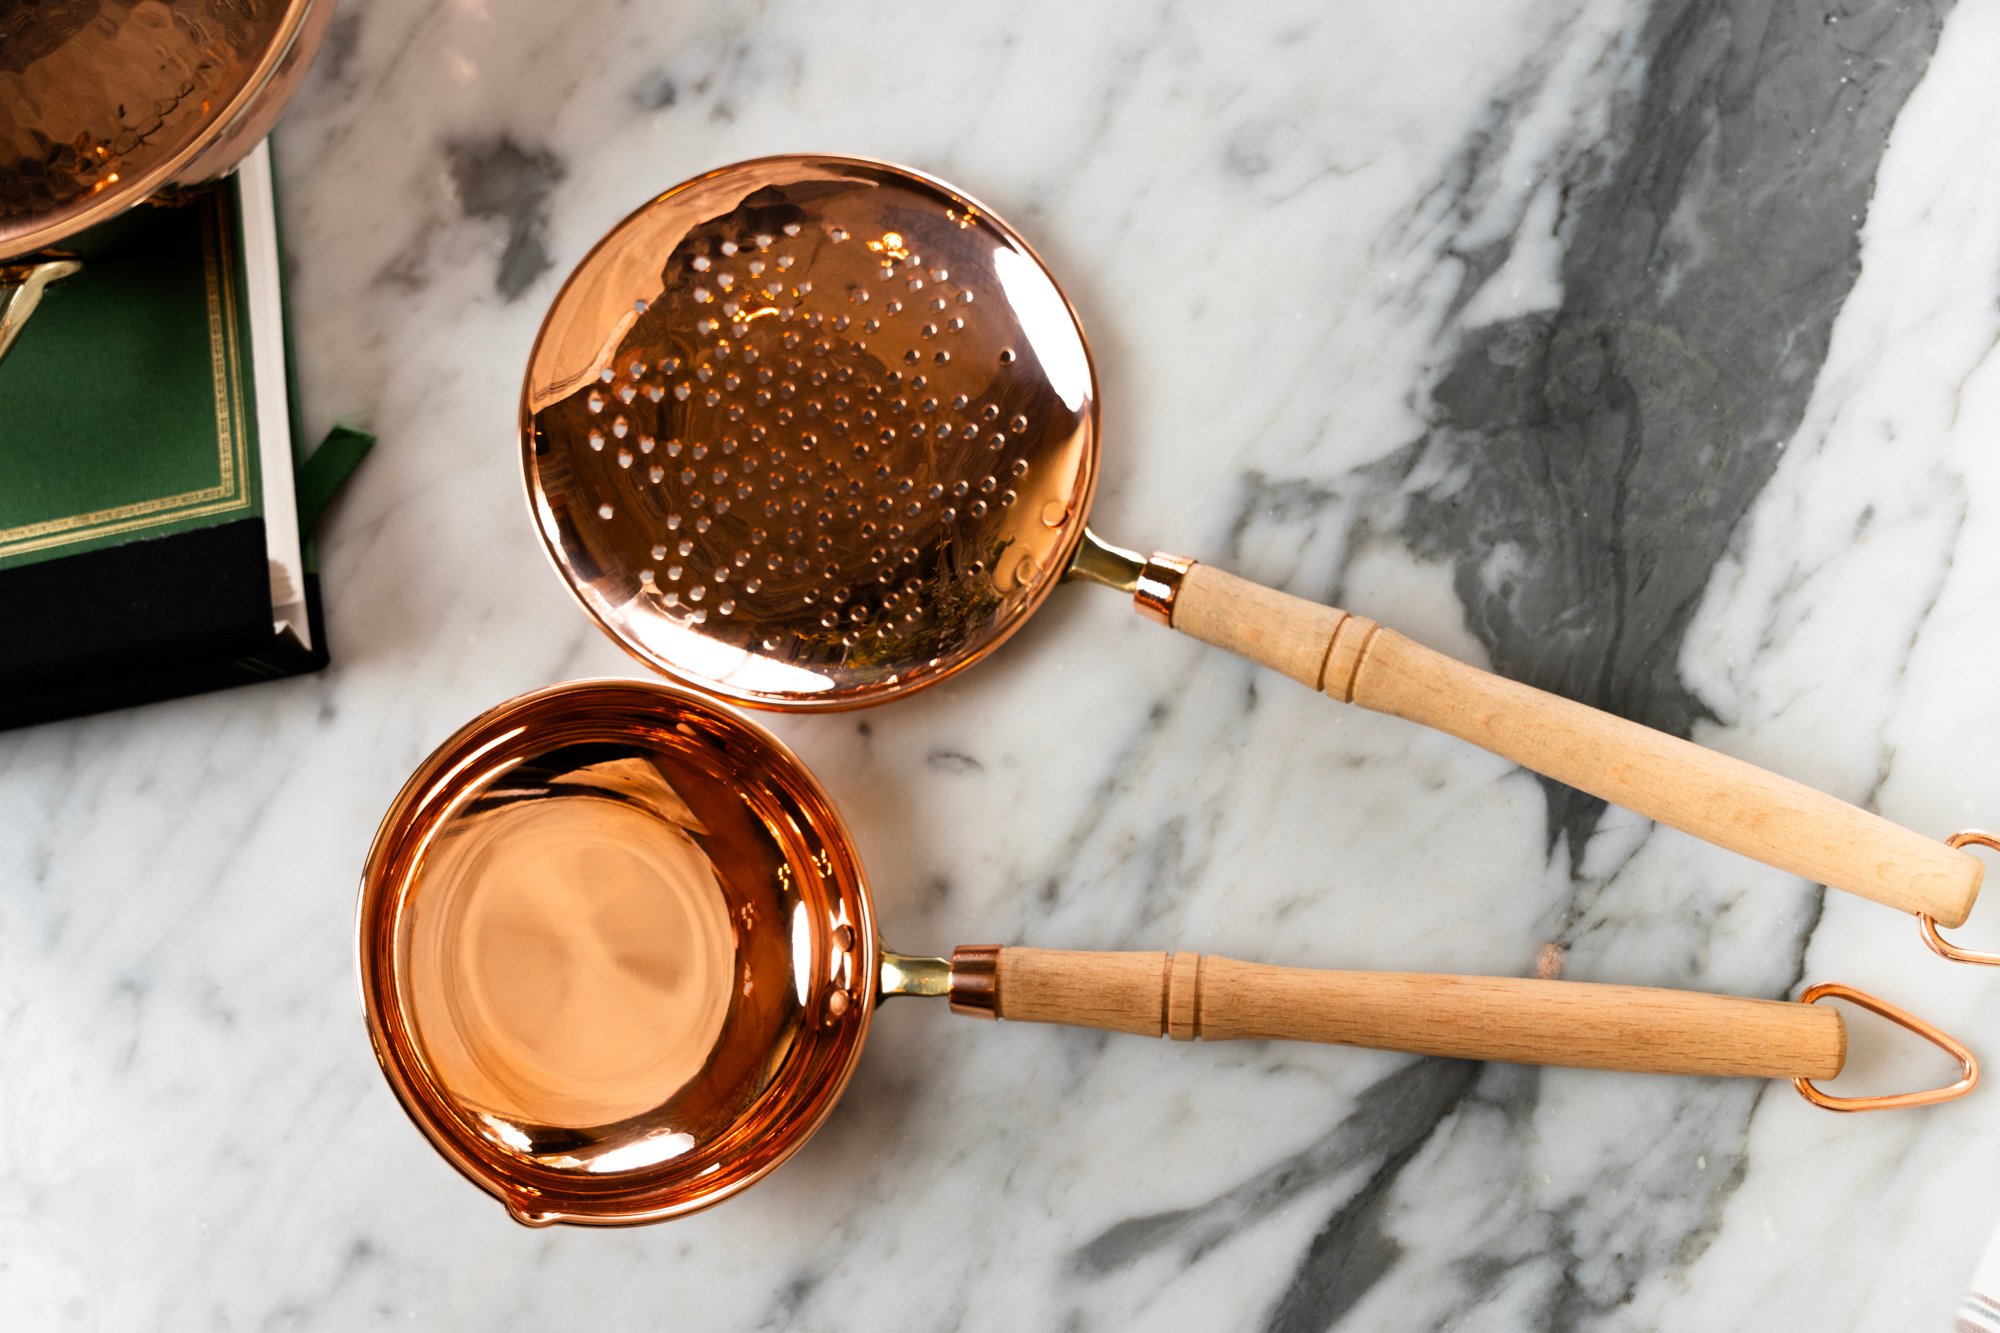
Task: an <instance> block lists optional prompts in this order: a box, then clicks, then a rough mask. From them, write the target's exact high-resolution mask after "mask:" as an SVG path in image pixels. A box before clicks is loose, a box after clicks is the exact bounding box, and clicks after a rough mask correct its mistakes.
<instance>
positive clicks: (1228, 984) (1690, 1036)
mask: <svg viewBox="0 0 2000 1333" xmlns="http://www.w3.org/2000/svg"><path fill="white" fill-rule="evenodd" d="M961 959H970V960H972V962H973V968H972V969H971V970H977V969H978V968H980V967H981V966H990V967H991V968H992V969H993V974H992V975H991V977H990V981H988V984H985V985H983V986H978V987H973V988H967V989H968V990H976V991H977V995H976V998H975V999H974V1002H972V1003H966V1002H965V998H966V997H964V996H962V995H961V984H960V975H961V972H962V971H964V970H968V969H967V968H966V964H965V963H963V962H961ZM952 974H953V992H952V995H953V1005H954V1007H955V1008H958V1009H960V1010H961V1011H973V1012H988V1013H991V1014H992V1015H993V1016H995V1017H999V1018H1008V1019H1013V1020H1015V1021H1017V1022H1025V1023H1061V1024H1065V1025H1067V1026H1070V1027H1084V1028H1099V1029H1103V1030H1106V1031H1111V1032H1136V1033H1138V1034H1140V1035H1141V1036H1149V1037H1158V1036H1167V1037H1172V1038H1173V1039H1174V1040H1176V1041H1192V1040H1196V1039H1202V1040H1207V1041H1227V1040H1234V1039H1238V1038H1244V1039H1252V1040H1271V1039H1275V1040H1283V1041H1316V1042H1328V1043H1331V1044H1334V1045H1339V1046H1370V1047H1374V1048H1376V1049H1379V1050H1389V1051H1409V1052H1411V1053H1413V1054H1418V1055H1447V1056H1452V1057H1455V1058H1457V1059H1461V1060H1504V1061H1507V1062H1509V1063H1511V1064H1523V1065H1566V1066H1569V1067H1572V1068H1577V1069H1623V1070H1629V1071H1632V1072H1635V1073H1653V1074H1727V1075H1742V1076H1747V1077H1753V1078H1800V1077H1804V1078H1814V1079H1826V1078H1832V1077H1833V1076H1834V1075H1836V1074H1838V1073H1839V1072H1840V1069H1841V1065H1842V1064H1843V1063H1844V1062H1845V1061H1846V1058H1847V1029H1846V1026H1845V1025H1844V1024H1843V1023H1842V1022H1841V1019H1840V1015H1839V1014H1838V1013H1836V1012H1835V1011H1833V1010H1832V1009H1830V1008H1828V1007H1826V1006H1824V1005H1812V1004H1797V1003H1792V1002H1788V1001H1783V1000H1750V999H1741V998H1738V997H1735V996H1728V995H1709V994H1706V993H1703V992H1700V991H1676V990H1657V989H1652V988H1649V987H1644V986H1607V985H1598V984H1595V983H1591V982H1579V981H1537V980H1533V979H1530V978H1524V977H1459V976H1431V975H1425V974H1421V973H1414V972H1318V971H1313V970H1310V969H1305V968H1295V967H1267V966H1264V965H1262V964H1258V963H1239V962H1237V961H1236V960H1234V959H1231V958H1212V957H1203V956H1201V955H1199V954H1191V953H1083V952H1070V951H1064V950H1056V949H1017V948H1008V949H998V950H995V949H992V948H991V947H990V946H989V947H981V948H972V949H962V950H960V951H959V952H958V953H957V954H955V955H954V956H953V959H952Z"/></svg>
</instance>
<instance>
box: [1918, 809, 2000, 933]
mask: <svg viewBox="0 0 2000 1333" xmlns="http://www.w3.org/2000/svg"><path fill="white" fill-rule="evenodd" d="M1945 842H1946V843H1947V844H1948V845H1950V846H1952V847H1964V846H1965V845H1966V844H1968V843H1970V844H1973V845H1975V846H1979V847H1985V848H1988V849H1990V850H1992V851H1996V852H2000V834H1994V833H1988V832H1986V831H1985V830H1984V829H1976V828H1969V829H1965V830H1963V831H1961V832H1958V833H1954V834H1952V835H1951V836H1950V837H1949V838H1946V839H1945ZM1917 929H1918V931H1920V932H1921V933H1922V935H1923V937H1924V943H1925V944H1927V945H1929V946H1930V951H1931V952H1932V953H1934V954H1936V955H1937V956H1938V957H1940V958H1943V959H1946V960H1948V961H1950V962H1954V963H1974V964H1977V965H1978V966H1981V967H2000V953H1982V952H1980V951H1979V950H1978V949H1965V948H1961V947H1959V946H1958V945H1956V944H1953V943H1952V942H1951V941H1950V940H1948V939H1946V938H1945V937H1944V932H1942V931H1940V930H1939V929H1938V923H1937V918H1936V917H1934V916H1932V915H1931V914H1930V913H1929V912H1919V913H1917Z"/></svg>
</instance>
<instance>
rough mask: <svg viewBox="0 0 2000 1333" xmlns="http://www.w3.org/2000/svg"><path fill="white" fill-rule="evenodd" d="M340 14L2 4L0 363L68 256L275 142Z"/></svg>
mask: <svg viewBox="0 0 2000 1333" xmlns="http://www.w3.org/2000/svg"><path fill="white" fill-rule="evenodd" d="M332 16H333V3H332V0H186V2H175V0H44V2H41V3H24V2H23V0H0V355H4V354H5V352H6V348H7V346H8V345H9V344H10V343H11V342H12V341H13V339H14V337H15V336H17V335H18V334H19V332H20V328H21V325H22V323H23V322H24V321H25V320H26V319H27V317H28V315H29V313H31V312H32V310H33V308H34V305H35V303H36V301H38V300H39V299H40V296H41V292H42V289H43V288H44V287H46V286H47V285H48V283H50V282H51V281H54V280H55V279H57V278H60V277H64V276H67V275H68V274H69V273H72V272H74V271H75V268H76V263H77V258H78V257H77V256H76V255H75V254H74V253H71V252H68V251H66V250H65V249H64V247H66V246H68V245H70V244H71V243H72V242H74V240H75V239H76V238H77V237H78V235H79V234H80V233H82V232H84V231H86V230H87V229H89V228H91V227H93V226H95V225H96V224H98V223H100V222H103V221H105V220H107V219H109V218H112V217H115V216H116V215H117V214H119V213H122V212H124V211H125V210H126V209H128V208H131V207H132V206H133V205H135V204H138V203H140V202H142V201H143V200H146V199H149V198H151V197H152V196H154V195H156V194H158V193H159V192H160V191H161V190H164V189H166V188H168V187H169V186H174V185H187V184H193V183H196V182H200V181H205V180H211V179H213V178H215V177H217V176H220V175H222V174H223V173H224V172H226V171H228V170H229V169H230V168H231V167H233V166H235V165H236V163H237V162H238V161H240V160H241V159H242V158H243V156H244V155H245V154H247V153H248V152H249V151H250V150H251V149H252V148H254V147H255V146H256V145H257V143H258V141H259V140H261V139H262V138H263V137H264V135H265V134H266V133H268V132H269V131H270V128H271V126H272V125H273V124H274V123H275V122H276V121H277V119H278V115H279V113H280V112H281V111H282V110H283V109H284V106H285V103H286V102H287V101H288V100H289V99H290V97H291V95H292V94H293V92H295V91H296V90H297V89H298V86H299V83H300V81H301V80H303V79H304V77H305V72H306V70H307V68H308V67H309V66H310V65H311V64H312V57H313V54H314V52H315V51H317V50H318V49H319V43H320V39H321V38H322V37H323V36H324V35H325V33H326V27H327V24H328V22H329V21H330V20H331V19H332Z"/></svg>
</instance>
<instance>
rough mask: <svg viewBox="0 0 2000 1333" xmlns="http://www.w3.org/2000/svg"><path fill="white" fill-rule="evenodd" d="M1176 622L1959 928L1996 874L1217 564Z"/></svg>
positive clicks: (1380, 706)
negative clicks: (1985, 878)
mask: <svg viewBox="0 0 2000 1333" xmlns="http://www.w3.org/2000/svg"><path fill="white" fill-rule="evenodd" d="M1172 616H1173V620H1172V623H1173V627H1174V628H1175V629H1178V630H1181V631H1183V632H1185V633H1187V634H1190V635H1192V636H1193V637H1195V638H1197V639H1200V640H1202V641H1203V642H1206V643H1212V644H1214V645H1216V646H1217V647H1219V648H1227V649H1229V650H1230V651H1231V652H1233V653H1237V654H1239V655H1241V656H1243V657H1247V658H1249V659H1250V660H1252V661H1254V662H1259V663H1261V664H1263V665H1265V666H1268V667H1270V668H1272V669H1273V670H1276V671H1281V672H1283V673H1284V674H1285V675H1288V676H1290V677H1292V679H1294V680H1297V681H1300V682H1302V683H1304V684H1306V685H1310V686H1311V687H1313V688H1314V689H1316V690H1320V691H1322V692H1323V693H1326V694H1330V695H1332V696H1333V697H1334V698H1336V699H1339V700H1341V701H1342V702H1351V703H1357V704H1360V705H1361V706H1362V707H1363V708H1367V709H1372V710H1373V711H1375V712H1378V713H1390V714H1393V715H1394V716H1396V717H1400V718H1407V719H1408V720H1409V721H1412V722H1419V723H1422V724H1423V725H1425V726H1427V727H1435V728H1436V729H1438V730H1439V731H1444V732H1449V733H1450V734H1451V735H1453V736H1456V737H1458V738H1459V739H1461V740H1466V741H1470V742H1472V743H1473V744H1474V745H1477V746H1479V747H1481V748H1482V749H1485V750H1490V751H1492V752H1493V753H1494V754H1497V755H1500V756H1502V757H1504V758H1507V759H1511V760H1513V761H1514V762H1515V763H1517V764H1519V765H1521V766H1522V767H1523V768H1529V769H1533V770H1534V771H1535V772H1537V773H1541V774H1544V775H1545V776H1548V777H1551V778H1554V779H1555V780H1556V781H1558V782H1563V783H1567V784H1568V785H1570V786H1572V787H1575V788H1577V789H1578V790H1580V791H1586V792H1589V793H1590V794H1591V795H1593V796H1600V797H1602V798H1604V799H1605V800H1607V801H1610V802H1611V803H1612V804H1614V805H1621V806H1623V807H1625V808H1626V809H1627V810H1634V811H1637V812H1638V813H1639V814H1642V815H1645V816H1646V817H1647V818H1649V819H1655V820H1658V821H1659V822H1660V823H1662V824H1669V825H1672V826H1673V827H1674V828H1677V829H1680V830H1682V831H1684V832H1687V833H1692V834H1694V835H1695V836H1696V837H1698V838H1704V839H1707V840H1708V841H1709V842H1712V843H1716V844H1717V845H1719V846H1722V847H1727V848H1728V849H1729V850H1731V851H1733V852H1741V853H1742V854H1743V855H1745V856H1749V857H1754V858H1755V859H1757V860H1759V861H1762V862H1763V863H1764V864H1765V865H1770V866H1776V867H1778V868H1779V869H1780V870H1787V871H1790V872H1791V873H1792V874H1795V875H1802V876H1804V877H1805V878H1807V879H1810V880H1812V881H1813V882H1815V883H1819V884H1826V885H1829V886H1831V887H1833V888H1836V889H1844V890H1846V891H1847V892H1849V893H1855V894H1859V895H1861V896H1862V897H1864V898H1872V899H1874V900H1875V901H1876V902H1879V903H1887V904H1888V905H1889V906H1891V907H1896V908H1901V909H1902V910H1903V911H1905V912H1911V913H1916V912H1925V913H1928V914H1930V915H1931V916H1933V917H1935V918H1937V920H1938V921H1940V922H1942V923H1944V924H1945V925H1948V926H1951V925H1958V924H1960V923H1962V922H1963V921H1964V920H1965V918H1966V917H1967V916H1969V915H1970V914H1971V912H1972V904H1973V901H1974V900H1975V899H1976V898H1977V897H1978V896H1979V881H1980V877H1981V874H1982V873H1983V870H1982V867H1981V866H1980V863H1979V861H1978V860H1977V859H1976V858H1974V857H1973V856H1972V855H1970V854H1969V853H1967V852H1963V851H1960V850H1959V849H1957V848H1955V847H1948V846H1946V845H1945V844H1944V843H1942V842H1939V841H1937V840H1935V839H1932V838H1926V837H1924V836H1923V835H1922V834H1920V833H1915V832H1912V831H1911V830H1909V829H1906V828H1902V827H1900V826H1899V825H1896V824H1892V823H1890V822H1889V821H1888V820H1886V819H1883V818H1882V817H1881V816H1880V815H1874V814H1870V813H1869V812H1867V811H1866V810H1860V809H1857V808H1855V807H1854V806H1851V805H1849V804H1847V803H1846V802H1845V801H1841V800H1837V799H1835V798H1834V797H1832V796H1828V795H1827V794H1826V793H1824V792H1818V791H1814V790H1813V789H1812V788H1810V787H1807V786H1804V785H1802V784H1800V783H1797V782H1794V781H1792V780H1791V779H1790V778H1783V777H1779V776H1778V775H1777V774H1775V773H1768V772H1766V771H1764V770H1763V769H1761V768H1757V767H1755V766H1754V765H1751V764H1746V763H1744V762H1743V761H1742V760H1740V759H1732V758H1730V757H1729V756H1727V755H1724V754H1718V753H1716V752H1715V751H1713V750H1706V749H1703V748H1702V747H1701V746H1699V745H1695V744H1694V743H1692V742H1690V741H1684V740H1681V739H1679V738H1678V737H1674V736H1668V735H1666V734H1664V733H1662V732H1658V731H1654V730H1653V729H1652V728H1650V727H1643V726H1640V725H1639V724H1638V723H1636V722H1629V721H1627V720H1625V719H1624V718H1621V717H1614V716H1613V715H1612V714H1610V713H1604V712H1600V711H1598V710H1597V709H1595V708H1590V707H1588V706H1586V705H1584V704H1580V703H1576V702H1574V701H1573V700H1569V699H1563V698H1559V697H1558V696H1556V695H1553V694H1547V693H1544V692H1543V691H1541V690H1538V689H1535V688H1533V687H1532V686H1528V685H1522V684H1519V683H1517V682H1515V681H1511V680H1505V679H1502V678H1501V677H1499V676H1495V675H1492V674H1491V673H1489V672H1485V671H1481V670H1479V669H1477V668H1476V667H1470V666H1467V665H1466V664H1465V663H1463V662H1459V661H1455V660H1453V659H1452V658H1449V657H1446V656H1445V655H1444V654H1442V653H1438V652H1433V651H1432V650H1431V649H1429V648H1425V647H1423V646H1422V645H1421V644H1417V643H1412V642H1411V641H1410V640H1408V639H1406V638H1404V637H1403V636H1402V635H1400V634H1398V633H1396V632H1395V631H1394V630H1388V629H1383V628H1382V627H1381V626H1379V625H1377V624H1376V623H1375V622H1374V621H1372V620H1367V619H1364V618H1363V617H1361V616H1352V615H1349V614H1347V613H1346V612H1344V611H1339V610H1336V609H1334V608H1333V607H1329V606H1320V605H1318V604H1316V603H1313V602H1308V601H1304V600H1302V599H1300V598H1297V597H1291V596H1288V595H1286V594H1284V593H1281V592H1273V591H1272V590H1271V589H1269V588H1263V587H1259V586H1258V585H1257V584H1254V583H1250V582H1247V581H1245V580H1243V579H1239V578H1237V577H1236V576H1235V575H1233V574H1229V573H1225V572H1224V571H1222V570H1219V569H1212V568H1210V567H1209V566H1207V565H1195V566H1193V567H1192V568H1191V569H1189V570H1188V571H1187V573H1186V574H1185V575H1184V576H1182V578H1181V581H1180V586H1179V589H1178V591H1177V592H1176V593H1175V594H1174V596H1173V601H1172Z"/></svg>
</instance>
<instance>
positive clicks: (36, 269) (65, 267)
mask: <svg viewBox="0 0 2000 1333" xmlns="http://www.w3.org/2000/svg"><path fill="white" fill-rule="evenodd" d="M82 267H83V265H81V264H79V263H78V262H77V261H76V260H74V259H62V258H55V259H37V260H26V261H23V262H20V263H15V264H0V357H5V356H6V355H7V349H8V348H10V347H12V346H13V345H14V340H15V339H16V338H18V337H20V336H21V329H22V328H23V327H24V326H25V325H26V324H27V322H28V316H30V315H32V314H34V313H35V307H36V306H38V305H40V304H41V303H42V293H43V292H44V291H46V290H48V286H49V284H50V283H52V282H59V281H61V280H62V279H64V278H67V277H69V276H71V275H72V274H74V273H76V272H77V271H78V270H80V269H81V268H82Z"/></svg>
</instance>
